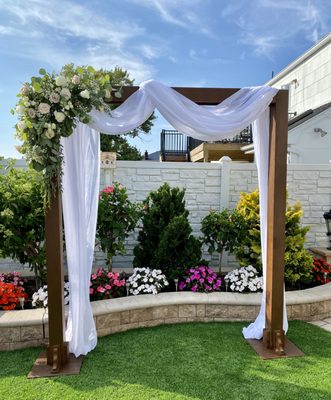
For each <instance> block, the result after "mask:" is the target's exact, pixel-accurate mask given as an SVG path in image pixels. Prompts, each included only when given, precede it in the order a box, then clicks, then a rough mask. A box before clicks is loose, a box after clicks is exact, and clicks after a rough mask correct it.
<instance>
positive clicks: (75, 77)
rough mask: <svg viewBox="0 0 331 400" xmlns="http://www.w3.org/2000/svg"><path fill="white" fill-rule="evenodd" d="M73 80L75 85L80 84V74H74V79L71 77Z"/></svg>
mask: <svg viewBox="0 0 331 400" xmlns="http://www.w3.org/2000/svg"><path fill="white" fill-rule="evenodd" d="M71 82H72V83H73V84H74V85H79V83H80V77H79V76H78V75H74V76H73V77H72V79H71Z"/></svg>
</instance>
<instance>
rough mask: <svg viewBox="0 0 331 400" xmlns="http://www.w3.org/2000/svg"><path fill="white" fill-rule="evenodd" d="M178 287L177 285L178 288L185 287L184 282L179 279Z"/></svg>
mask: <svg viewBox="0 0 331 400" xmlns="http://www.w3.org/2000/svg"><path fill="white" fill-rule="evenodd" d="M178 287H179V290H183V289H184V288H185V287H186V284H185V282H183V281H180V282H179V285H178Z"/></svg>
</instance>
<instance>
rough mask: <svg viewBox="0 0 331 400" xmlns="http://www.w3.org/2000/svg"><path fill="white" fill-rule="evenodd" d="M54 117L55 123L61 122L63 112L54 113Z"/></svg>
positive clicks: (63, 116)
mask: <svg viewBox="0 0 331 400" xmlns="http://www.w3.org/2000/svg"><path fill="white" fill-rule="evenodd" d="M54 117H55V119H56V120H57V122H63V121H64V119H65V117H66V116H65V114H64V113H63V112H60V111H55V113H54Z"/></svg>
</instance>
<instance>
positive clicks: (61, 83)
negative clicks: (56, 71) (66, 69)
mask: <svg viewBox="0 0 331 400" xmlns="http://www.w3.org/2000/svg"><path fill="white" fill-rule="evenodd" d="M55 84H56V86H67V84H68V81H67V79H66V78H65V77H64V76H63V75H59V76H57V77H56V78H55Z"/></svg>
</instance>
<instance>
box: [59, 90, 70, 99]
mask: <svg viewBox="0 0 331 400" xmlns="http://www.w3.org/2000/svg"><path fill="white" fill-rule="evenodd" d="M60 95H61V96H62V97H64V98H65V99H67V100H68V99H70V97H71V93H70V90H69V89H67V88H63V89H62V90H61V92H60Z"/></svg>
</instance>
